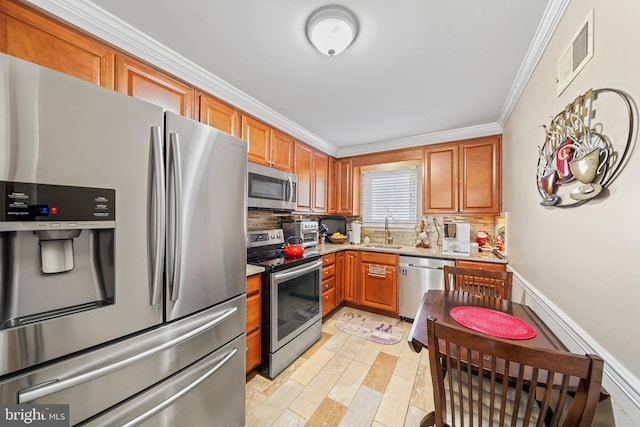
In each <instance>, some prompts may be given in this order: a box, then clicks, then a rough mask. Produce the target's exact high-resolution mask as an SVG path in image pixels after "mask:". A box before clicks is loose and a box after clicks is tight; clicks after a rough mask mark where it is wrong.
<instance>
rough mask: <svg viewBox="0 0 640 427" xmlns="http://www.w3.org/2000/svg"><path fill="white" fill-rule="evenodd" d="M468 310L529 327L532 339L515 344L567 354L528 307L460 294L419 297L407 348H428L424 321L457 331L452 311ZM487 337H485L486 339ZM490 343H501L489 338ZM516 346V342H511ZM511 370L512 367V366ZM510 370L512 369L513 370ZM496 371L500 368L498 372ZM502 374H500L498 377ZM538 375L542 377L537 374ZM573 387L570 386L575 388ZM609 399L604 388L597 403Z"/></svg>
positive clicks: (438, 292)
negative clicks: (485, 310)
mask: <svg viewBox="0 0 640 427" xmlns="http://www.w3.org/2000/svg"><path fill="white" fill-rule="evenodd" d="M462 306H472V307H482V308H488V309H492V310H497V311H500V312H502V313H506V314H510V315H512V316H515V317H517V318H519V319H521V320H524V321H525V322H527V323H528V324H530V325H531V326H532V327H533V328H535V330H536V336H535V337H533V338H529V339H526V340H517V342H518V344H520V345H525V346H531V347H541V348H545V349H552V350H557V351H569V350H568V349H567V347H566V346H565V345H564V344H563V343H562V341H560V339H558V337H556V335H555V334H554V333H553V331H552V330H551V329H550V328H549V327H548V326H547V325H546V324H545V323H544V322H543V321H542V320H541V319H540V318H539V317H538V315H536V313H535V312H534V311H533V310H532V309H531V308H530V307H528V306H526V305H524V304H519V303H516V302H512V301H508V300H505V299H500V298H490V297H486V296H480V295H475V294H471V293H468V292H461V291H448V290H428V291H427V292H425V294H424V295H423V297H422V301H421V302H420V306H419V307H418V311H417V313H416V316H415V319H414V321H413V325H412V326H411V331H409V336H408V344H409V346H410V347H411V349H412V350H414V351H415V352H418V353H419V352H420V351H421V350H422V349H423V348H428V341H427V318H428V317H433V318H435V319H437V320H438V322H440V323H444V324H446V325H456V326H458V327H461V326H462V325H460V323H458V322H457V321H456V320H455V319H454V318H453V317H452V316H451V314H450V312H451V310H452V309H453V308H456V307H462ZM487 337H489V336H487ZM490 338H491V339H501V338H495V337H490ZM514 342H516V341H514ZM514 366H515V365H514ZM513 369H516V368H515V367H514V368H513ZM498 370H500V368H498ZM502 374H504V373H502ZM541 375H542V374H541ZM539 380H540V383H544V381H545V380H546V374H544V376H541V377H539ZM576 385H577V384H571V385H570V387H575V386H576ZM607 397H609V394H608V393H607V391H606V390H605V389H604V388H601V389H600V400H603V399H605V398H607Z"/></svg>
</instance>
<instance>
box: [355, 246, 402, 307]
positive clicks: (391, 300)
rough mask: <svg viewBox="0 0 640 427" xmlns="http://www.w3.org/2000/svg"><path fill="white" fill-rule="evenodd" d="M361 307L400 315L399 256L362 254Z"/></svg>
mask: <svg viewBox="0 0 640 427" xmlns="http://www.w3.org/2000/svg"><path fill="white" fill-rule="evenodd" d="M360 305H361V306H362V307H365V308H372V309H375V310H378V311H384V312H387V313H388V314H390V315H394V316H397V315H398V255H396V254H383V253H376V252H362V253H361V254H360Z"/></svg>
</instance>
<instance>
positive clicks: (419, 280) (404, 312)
mask: <svg viewBox="0 0 640 427" xmlns="http://www.w3.org/2000/svg"><path fill="white" fill-rule="evenodd" d="M445 265H455V262H454V261H453V260H452V259H441V258H422V257H415V256H407V255H401V256H400V280H399V283H398V287H399V288H400V289H399V295H398V299H399V304H400V307H399V314H400V318H401V319H402V320H408V321H413V319H414V317H415V315H416V312H417V311H418V305H419V304H420V301H422V295H424V293H425V292H427V290H428V289H444V271H443V269H444V266H445Z"/></svg>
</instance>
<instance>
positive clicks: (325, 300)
mask: <svg viewBox="0 0 640 427" xmlns="http://www.w3.org/2000/svg"><path fill="white" fill-rule="evenodd" d="M334 308H336V289H335V288H331V289H329V290H328V291H325V292H323V293H322V317H324V316H326V315H327V314H328V313H329V312H331V311H333V309H334Z"/></svg>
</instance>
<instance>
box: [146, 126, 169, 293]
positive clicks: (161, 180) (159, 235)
mask: <svg viewBox="0 0 640 427" xmlns="http://www.w3.org/2000/svg"><path fill="white" fill-rule="evenodd" d="M151 151H152V161H153V163H152V174H153V183H152V185H153V187H154V194H153V200H152V201H151V203H152V204H153V205H152V207H151V215H153V217H152V220H150V221H149V226H150V227H151V225H153V229H151V230H149V235H151V236H153V237H152V240H151V242H150V243H151V253H152V254H153V258H152V259H151V262H152V263H153V266H152V272H153V273H152V274H153V276H152V278H151V305H158V304H160V303H161V302H162V298H161V297H162V292H161V290H162V273H163V270H164V239H165V230H166V215H165V206H166V193H165V174H164V159H163V155H162V151H163V150H162V130H161V129H160V127H159V126H152V127H151Z"/></svg>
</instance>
